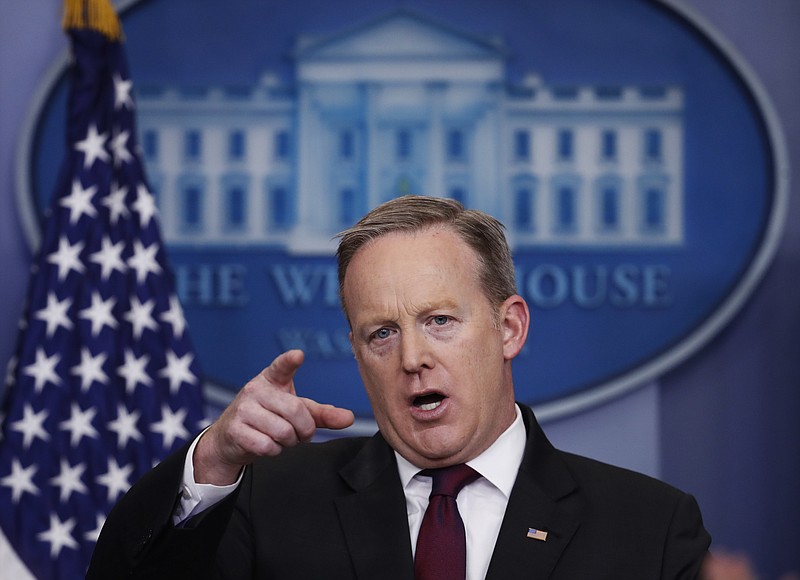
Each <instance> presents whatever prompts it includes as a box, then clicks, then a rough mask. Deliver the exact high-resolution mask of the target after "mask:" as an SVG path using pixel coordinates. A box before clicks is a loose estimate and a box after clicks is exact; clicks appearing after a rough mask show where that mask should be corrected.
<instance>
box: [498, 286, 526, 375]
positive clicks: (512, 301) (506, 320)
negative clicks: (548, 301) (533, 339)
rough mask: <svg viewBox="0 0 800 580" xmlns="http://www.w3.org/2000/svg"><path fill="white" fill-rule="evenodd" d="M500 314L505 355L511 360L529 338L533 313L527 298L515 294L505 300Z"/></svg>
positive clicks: (506, 358)
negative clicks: (526, 300)
mask: <svg viewBox="0 0 800 580" xmlns="http://www.w3.org/2000/svg"><path fill="white" fill-rule="evenodd" d="M499 314H500V329H501V331H502V333H503V357H504V358H505V360H507V361H509V360H511V359H513V358H514V357H516V356H517V355H518V354H519V353H520V351H521V350H522V347H523V346H524V345H525V341H526V340H527V339H528V327H529V325H530V320H531V313H530V310H529V309H528V303H527V302H525V299H524V298H522V296H519V295H517V294H514V295H513V296H509V297H508V298H506V299H505V300H504V301H503V303H502V304H501V305H500V311H499Z"/></svg>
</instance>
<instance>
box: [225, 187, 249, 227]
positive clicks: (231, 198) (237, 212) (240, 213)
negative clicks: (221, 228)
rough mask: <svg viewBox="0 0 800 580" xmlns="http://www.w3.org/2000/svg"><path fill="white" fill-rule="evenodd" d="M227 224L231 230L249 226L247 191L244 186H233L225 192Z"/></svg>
mask: <svg viewBox="0 0 800 580" xmlns="http://www.w3.org/2000/svg"><path fill="white" fill-rule="evenodd" d="M225 224H226V225H227V226H228V229H231V230H242V229H244V228H245V226H246V225H247V191H246V189H245V187H244V186H243V185H232V186H230V187H228V189H227V190H226V192H225Z"/></svg>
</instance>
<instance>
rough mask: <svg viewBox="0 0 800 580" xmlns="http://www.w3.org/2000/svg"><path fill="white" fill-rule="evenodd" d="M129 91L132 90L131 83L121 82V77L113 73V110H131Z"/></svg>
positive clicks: (131, 101)
mask: <svg viewBox="0 0 800 580" xmlns="http://www.w3.org/2000/svg"><path fill="white" fill-rule="evenodd" d="M131 89H133V81H132V80H130V79H128V80H123V78H122V77H121V76H119V75H118V74H117V73H114V108H115V109H121V108H122V107H126V108H128V109H133V99H132V98H131Z"/></svg>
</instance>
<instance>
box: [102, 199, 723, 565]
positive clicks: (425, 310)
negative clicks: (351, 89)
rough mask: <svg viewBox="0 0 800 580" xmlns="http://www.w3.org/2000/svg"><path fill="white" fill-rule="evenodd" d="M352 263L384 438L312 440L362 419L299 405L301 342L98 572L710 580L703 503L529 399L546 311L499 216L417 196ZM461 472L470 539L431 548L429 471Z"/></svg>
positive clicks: (348, 310)
mask: <svg viewBox="0 0 800 580" xmlns="http://www.w3.org/2000/svg"><path fill="white" fill-rule="evenodd" d="M338 260H339V288H340V296H341V300H342V306H343V308H344V312H345V315H346V317H347V320H348V322H349V325H350V330H351V333H350V340H351V343H352V346H353V352H354V353H355V357H356V360H357V362H358V366H359V369H360V372H361V377H362V380H363V383H364V386H365V388H366V391H367V394H368V396H369V399H370V403H371V405H372V408H373V411H374V415H375V419H376V421H377V424H378V427H379V432H378V434H376V435H375V436H374V437H371V438H345V439H340V440H336V441H331V442H328V443H323V444H312V443H307V441H308V440H309V439H310V438H311V437H312V435H313V434H314V431H315V429H316V428H320V427H324V428H334V429H338V428H343V427H346V426H348V425H349V424H350V423H351V422H352V420H353V415H352V413H351V412H349V411H347V410H345V409H339V408H335V407H332V406H329V405H322V404H319V403H317V402H315V401H311V400H308V399H302V398H299V397H297V396H296V395H295V390H294V384H293V377H294V374H295V372H296V370H297V369H298V368H299V367H300V365H301V364H302V361H303V355H302V353H301V352H300V351H290V352H287V353H284V354H282V355H280V356H279V357H277V358H276V359H275V360H274V361H273V362H272V364H271V365H270V366H269V367H267V368H266V369H265V370H264V371H262V373H261V374H260V375H259V376H258V377H256V378H254V379H253V380H252V381H250V382H249V383H248V384H247V385H246V386H245V387H244V388H243V389H242V390H241V392H240V393H239V394H238V395H237V396H236V398H235V399H234V401H233V402H232V403H231V404H230V406H229V407H228V408H227V409H226V410H225V411H224V412H223V413H222V415H221V416H220V418H219V419H218V420H217V421H216V422H215V423H214V424H213V425H212V426H211V427H209V429H208V430H207V431H206V432H205V433H204V434H202V435H201V437H200V438H199V439H198V440H196V441H195V443H194V444H193V445H192V447H191V448H189V449H188V450H186V449H184V450H183V451H182V452H180V453H178V454H176V455H174V456H173V457H171V458H169V459H167V460H166V461H165V462H163V463H162V464H161V465H159V466H158V467H156V468H155V469H154V470H153V471H152V472H151V473H150V474H148V475H147V476H145V477H144V478H143V479H142V481H140V482H139V483H138V484H137V485H135V486H134V487H133V488H132V489H131V491H130V492H129V493H128V494H127V495H126V496H125V497H124V498H123V499H122V500H121V501H120V503H119V504H118V505H117V507H116V508H115V510H114V511H113V512H112V514H111V515H110V516H109V519H108V521H107V522H106V524H105V527H104V529H103V532H102V534H101V537H100V539H99V541H98V544H97V549H96V551H95V554H94V559H93V561H92V565H91V567H90V570H89V573H88V576H87V578H122V577H136V578H216V577H220V578H236V579H244V578H255V579H262V578H264V579H266V578H269V579H277V578H292V579H305V578H308V579H312V578H313V579H316V578H333V579H337V580H338V579H348V578H360V579H395V578H396V579H407V580H410V579H412V578H415V577H416V578H422V577H424V576H425V574H426V573H428V574H431V572H430V569H431V568H430V566H436V565H437V562H439V563H441V562H444V561H446V562H448V563H447V564H446V565H445V568H446V570H444V571H440V572H434V573H432V574H433V576H432V577H435V578H438V579H441V578H442V577H443V576H442V575H443V574H444V573H446V572H449V571H452V570H458V567H459V566H461V567H462V569H461V570H460V571H458V572H456V576H458V577H459V578H464V577H466V578H467V579H469V580H477V579H479V578H484V577H486V578H493V579H502V580H507V579H513V578H552V579H571V580H574V579H593V578H598V579H600V578H608V579H614V580H621V579H635V580H642V579H654V578H663V579H677V578H681V579H683V578H695V577H696V576H697V574H698V571H699V569H700V565H701V563H702V560H703V557H704V556H705V554H706V552H707V548H708V545H709V541H710V539H709V536H708V534H707V533H706V531H705V530H704V528H703V525H702V521H701V517H700V512H699V509H698V507H697V504H696V502H695V501H694V499H693V498H692V497H691V496H689V495H686V494H684V493H682V492H680V491H678V490H676V489H674V488H671V487H669V486H667V485H666V484H663V483H661V482H658V481H656V480H653V479H650V478H647V477H645V476H643V475H638V474H635V473H632V472H629V471H625V470H622V469H618V468H614V467H610V466H607V465H603V464H600V463H598V462H595V461H592V460H589V459H585V458H581V457H578V456H574V455H570V454H567V453H563V452H560V451H557V450H555V449H554V448H553V447H552V446H551V445H550V443H549V442H548V440H547V439H546V437H545V435H544V433H543V432H542V430H541V429H540V427H539V425H538V424H537V422H536V419H535V418H534V416H533V413H532V412H531V410H530V409H529V408H528V407H526V406H524V405H518V404H516V403H515V402H514V387H513V380H512V373H511V363H512V360H513V359H514V358H515V357H516V356H517V354H519V352H520V350H521V349H522V347H523V345H524V343H525V340H526V338H527V333H528V325H529V318H530V313H529V310H528V306H527V304H526V303H525V300H524V299H523V298H522V297H520V296H519V295H517V294H516V290H515V282H514V267H513V263H512V260H511V255H510V252H509V250H508V246H507V244H506V241H505V237H504V233H503V227H502V225H501V224H500V223H499V222H497V221H496V220H495V219H493V218H492V217H490V216H488V215H486V214H484V213H482V212H477V211H472V210H464V209H463V208H462V207H461V206H460V205H459V204H458V203H457V202H454V201H452V200H446V199H436V198H429V197H416V196H407V197H402V198H398V199H395V200H392V201H389V202H387V203H385V204H383V205H381V206H379V207H378V208H376V209H374V210H373V211H372V212H370V213H369V214H368V215H367V216H365V217H364V218H363V219H362V220H361V221H360V222H359V223H358V224H356V225H355V226H354V227H353V228H351V229H349V230H347V231H345V232H344V233H343V234H341V236H340V244H339V250H338ZM461 464H468V466H469V467H470V468H472V471H471V473H473V474H474V475H472V476H470V477H472V478H473V480H472V481H471V483H469V484H468V485H466V486H465V487H463V489H462V490H461V491H460V492H458V491H456V492H452V493H451V494H450V495H456V494H457V508H455V511H457V513H460V515H461V516H462V517H461V520H462V521H463V528H462V524H461V523H459V524H458V529H459V530H462V529H464V528H465V529H466V531H465V532H463V531H459V533H460V534H462V535H463V536H462V538H465V540H464V539H460V540H459V541H458V542H456V543H454V544H453V546H455V548H452V549H451V548H448V549H441V548H439V547H438V545H437V546H435V547H433V550H434V554H433V556H432V555H431V554H430V551H431V547H432V545H433V544H434V543H435V542H436V540H429V538H430V537H432V536H435V535H436V534H437V533H439V532H438V531H434V532H431V531H430V530H431V529H432V528H431V527H430V526H431V525H434V524H430V523H426V520H428V519H429V518H428V517H427V516H426V515H425V513H426V510H427V507H428V503H429V495H430V496H431V498H430V505H431V506H434V504H436V505H440V503H439V502H444V501H447V498H444V499H442V498H441V497H437V498H436V499H434V496H435V495H437V494H431V489H432V488H435V487H437V486H439V483H434V481H437V482H438V481H440V480H439V479H436V478H437V477H441V476H439V475H432V474H436V473H442V470H441V469H439V471H424V470H428V469H434V470H436V469H437V468H446V467H449V466H454V465H461ZM456 469H463V468H462V467H458V468H456ZM448 471H451V470H448ZM475 478H476V479H475ZM437 493H438V492H437ZM451 505H452V504H451ZM448 509H450V508H448ZM431 511H433V508H432V510H431ZM452 511H453V510H452V509H451V512H452ZM451 515H452V514H451ZM431 517H432V516H431ZM450 517H451V516H448V518H450ZM456 520H458V518H456ZM448 521H450V520H448ZM446 533H449V531H448V532H446ZM448 537H449V536H448ZM418 538H421V539H420V541H419V544H418V543H417V540H418ZM464 542H466V544H465V546H466V555H465V556H464V555H461V554H460V552H459V551H460V550H463V549H464V547H463V545H464ZM415 557H416V559H417V563H416V570H415V562H414V560H415ZM450 558H453V560H454V562H456V563H455V564H451V563H450ZM464 560H465V561H464ZM431 562H433V563H431ZM426 570H427V571H426ZM415 574H416V576H415ZM429 577H431V576H429Z"/></svg>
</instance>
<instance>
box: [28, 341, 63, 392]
mask: <svg viewBox="0 0 800 580" xmlns="http://www.w3.org/2000/svg"><path fill="white" fill-rule="evenodd" d="M60 360H61V357H60V356H59V355H58V353H53V354H52V355H51V356H47V355H46V354H45V352H44V349H43V348H42V347H41V346H39V347H36V360H35V361H34V362H33V364H30V365H28V366H26V367H23V369H22V372H23V373H24V374H26V375H28V376H30V377H33V379H34V383H33V388H34V390H35V391H36V392H37V393H40V392H41V391H42V388H44V385H45V384H46V383H47V382H48V381H49V382H51V383H53V384H54V385H56V386H58V385H60V384H61V377H59V376H58V374H57V373H56V365H57V364H58V363H59V361H60Z"/></svg>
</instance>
